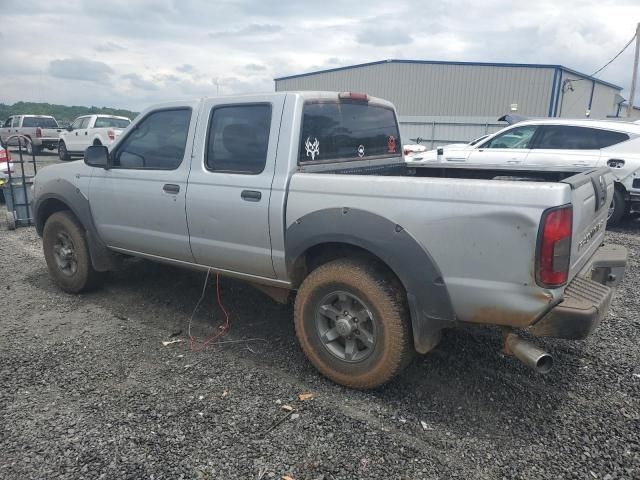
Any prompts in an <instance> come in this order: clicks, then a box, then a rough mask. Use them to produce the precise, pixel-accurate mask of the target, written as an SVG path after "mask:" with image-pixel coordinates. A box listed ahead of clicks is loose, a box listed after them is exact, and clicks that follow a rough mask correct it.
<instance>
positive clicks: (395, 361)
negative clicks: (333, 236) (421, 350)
mask: <svg viewBox="0 0 640 480" xmlns="http://www.w3.org/2000/svg"><path fill="white" fill-rule="evenodd" d="M294 321H295V327H296V335H297V337H298V341H299V342H300V345H301V347H302V350H303V351H304V353H305V355H306V356H307V358H308V359H309V360H310V361H311V363H312V364H313V365H314V366H315V367H316V368H317V369H318V370H319V371H320V373H322V374H323V375H324V376H326V377H327V378H329V379H330V380H333V381H334V382H336V383H339V384H341V385H344V386H347V387H352V388H359V389H370V388H376V387H379V386H380V385H383V384H384V383H386V382H388V381H389V380H391V379H392V378H393V377H394V376H395V375H397V374H398V373H399V372H400V371H401V370H402V369H403V368H404V367H405V366H406V365H408V363H409V362H410V360H411V358H412V356H413V353H414V350H413V345H412V341H411V333H410V324H409V313H408V308H407V306H406V303H405V301H404V295H403V294H402V292H399V291H398V288H397V287H396V286H394V282H393V281H392V279H391V277H390V274H388V273H387V272H385V271H383V269H378V268H376V266H374V265H372V264H369V263H365V262H362V261H356V260H351V259H339V260H334V261H332V262H329V263H326V264H324V265H322V266H320V267H318V268H317V269H315V270H314V271H313V272H311V274H309V276H308V277H307V278H306V279H305V280H304V282H303V283H302V285H301V286H300V289H299V290H298V294H297V297H296V302H295V309H294Z"/></svg>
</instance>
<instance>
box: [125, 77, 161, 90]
mask: <svg viewBox="0 0 640 480" xmlns="http://www.w3.org/2000/svg"><path fill="white" fill-rule="evenodd" d="M120 78H121V79H123V80H128V81H129V83H130V84H131V86H132V87H134V88H139V89H140V90H157V89H158V86H157V85H156V84H155V83H153V82H150V81H149V80H145V79H144V78H142V77H141V76H140V75H138V74H137V73H127V74H125V75H120Z"/></svg>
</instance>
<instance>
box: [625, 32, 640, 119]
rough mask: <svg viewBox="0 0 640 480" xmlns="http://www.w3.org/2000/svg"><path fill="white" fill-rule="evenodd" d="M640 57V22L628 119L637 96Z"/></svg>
mask: <svg viewBox="0 0 640 480" xmlns="http://www.w3.org/2000/svg"><path fill="white" fill-rule="evenodd" d="M639 56H640V22H638V25H637V26H636V55H635V59H634V61H633V76H632V77H631V95H629V106H628V107H627V117H630V116H631V111H632V110H633V101H634V99H635V96H636V83H637V81H638V57H639Z"/></svg>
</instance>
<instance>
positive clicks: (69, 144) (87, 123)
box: [58, 115, 131, 160]
mask: <svg viewBox="0 0 640 480" xmlns="http://www.w3.org/2000/svg"><path fill="white" fill-rule="evenodd" d="M130 123H131V120H129V119H128V118H127V117H116V116H114V115H83V116H81V117H78V118H76V119H75V120H74V121H73V123H72V124H71V125H69V127H67V129H66V131H63V132H62V133H60V140H59V143H58V155H59V157H60V160H70V159H71V157H72V156H74V155H84V151H85V150H86V148H87V147H88V146H89V145H107V146H108V145H111V144H112V143H113V142H114V140H115V139H116V138H118V136H119V135H120V134H121V133H122V131H123V130H124V129H125V128H127V127H128V126H129V124H130Z"/></svg>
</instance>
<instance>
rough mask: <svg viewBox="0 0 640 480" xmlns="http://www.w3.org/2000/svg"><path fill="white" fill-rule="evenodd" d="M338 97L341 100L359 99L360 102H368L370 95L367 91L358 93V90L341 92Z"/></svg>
mask: <svg viewBox="0 0 640 480" xmlns="http://www.w3.org/2000/svg"><path fill="white" fill-rule="evenodd" d="M338 98H339V99H341V100H357V101H359V102H368V101H369V95H367V94H366V93H356V92H341V93H339V94H338Z"/></svg>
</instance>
